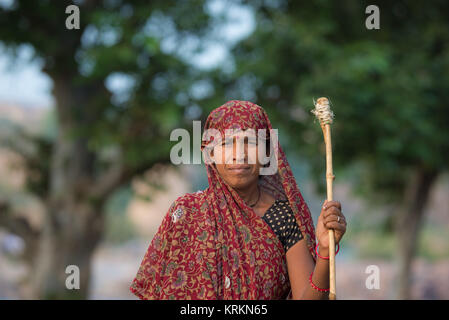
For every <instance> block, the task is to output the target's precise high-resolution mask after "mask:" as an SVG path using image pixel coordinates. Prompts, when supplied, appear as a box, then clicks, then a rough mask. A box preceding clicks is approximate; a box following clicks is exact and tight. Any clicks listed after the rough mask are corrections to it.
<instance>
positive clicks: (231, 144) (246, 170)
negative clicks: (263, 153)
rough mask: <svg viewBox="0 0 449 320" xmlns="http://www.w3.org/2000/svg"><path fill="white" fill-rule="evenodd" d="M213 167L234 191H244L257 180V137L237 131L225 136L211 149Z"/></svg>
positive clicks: (259, 165) (258, 166)
mask: <svg viewBox="0 0 449 320" xmlns="http://www.w3.org/2000/svg"><path fill="white" fill-rule="evenodd" d="M212 155H213V157H214V160H215V167H216V168H217V171H218V173H219V174H220V176H221V177H222V178H223V180H224V181H225V182H226V183H227V184H229V185H230V186H231V187H233V188H234V189H237V190H239V189H245V188H247V187H248V186H250V185H252V184H253V183H257V181H258V179H259V169H260V168H261V164H260V162H259V160H258V157H257V155H258V145H257V136H256V135H255V134H251V133H249V132H246V134H245V132H243V131H239V132H238V133H235V134H234V135H231V136H226V140H223V141H222V143H221V144H218V145H217V146H215V148H214V149H213V152H212Z"/></svg>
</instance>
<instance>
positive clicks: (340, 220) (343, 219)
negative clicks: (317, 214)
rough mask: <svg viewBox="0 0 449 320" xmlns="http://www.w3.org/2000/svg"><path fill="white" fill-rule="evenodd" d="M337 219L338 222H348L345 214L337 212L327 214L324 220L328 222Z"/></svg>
mask: <svg viewBox="0 0 449 320" xmlns="http://www.w3.org/2000/svg"><path fill="white" fill-rule="evenodd" d="M333 221H336V222H338V223H346V219H345V217H344V216H341V215H337V214H332V215H329V216H327V217H326V218H324V220H323V222H324V223H325V224H326V223H328V222H333Z"/></svg>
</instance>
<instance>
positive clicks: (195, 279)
mask: <svg viewBox="0 0 449 320" xmlns="http://www.w3.org/2000/svg"><path fill="white" fill-rule="evenodd" d="M204 129H205V130H208V129H215V130H218V132H220V134H221V136H222V137H225V136H226V129H239V130H240V132H237V133H236V134H234V135H233V136H231V140H232V141H233V142H237V140H238V139H239V138H242V137H243V135H242V134H244V133H245V132H248V129H254V130H256V131H257V130H258V129H268V131H269V130H270V129H272V126H271V123H270V121H269V119H268V116H267V114H266V112H265V111H264V110H263V109H262V108H261V107H260V106H258V105H256V104H253V103H251V102H248V101H237V100H232V101H229V102H227V103H226V104H224V105H222V106H221V107H219V108H217V109H215V110H213V111H212V112H211V114H210V115H209V116H208V118H207V121H206V124H205V127H204ZM268 131H267V132H268ZM228 138H229V137H228V136H226V139H228ZM244 140H245V141H244V152H237V150H236V145H237V144H238V143H233V144H232V145H231V146H232V152H228V153H226V152H221V153H219V152H217V151H222V150H223V148H228V147H229V145H230V144H228V142H227V141H223V140H216V141H213V140H212V141H207V142H208V144H207V145H206V142H203V144H202V150H203V152H204V151H205V150H206V149H208V150H210V148H211V149H212V151H211V152H210V155H211V156H212V157H213V159H215V161H214V162H212V163H208V162H206V167H207V175H208V181H209V187H208V188H207V189H205V190H204V191H198V192H196V193H192V194H191V193H188V194H186V195H184V196H182V197H179V198H178V199H177V200H176V201H175V202H174V203H173V204H172V205H171V207H170V209H169V210H168V212H167V214H166V216H165V218H164V219H163V221H162V224H161V226H160V227H159V230H158V231H157V233H156V235H155V236H154V238H153V240H152V242H151V244H150V246H149V248H148V250H147V252H146V254H145V256H144V259H143V261H142V264H141V266H140V269H139V270H138V273H137V276H136V278H135V279H134V281H133V283H132V285H131V288H130V290H131V291H132V292H133V293H134V294H135V295H137V296H138V297H139V298H141V299H285V298H293V299H326V298H328V288H329V260H328V259H326V257H328V254H329V248H328V244H329V239H328V230H329V228H332V229H334V230H335V243H336V244H338V243H339V242H340V240H341V238H342V236H343V234H344V233H345V231H346V219H345V217H344V216H343V214H342V212H341V205H340V203H339V202H338V201H329V202H328V201H325V202H324V204H323V206H322V210H321V214H320V216H319V219H318V224H317V228H316V238H317V239H315V231H314V226H313V221H312V218H311V215H310V211H309V209H308V207H307V205H306V203H305V202H304V199H303V197H302V195H301V193H300V191H299V189H298V187H297V185H296V181H295V179H294V177H293V173H292V171H291V169H290V166H289V164H288V162H287V159H286V157H285V154H284V153H283V151H282V148H281V147H280V146H279V145H278V144H277V142H276V143H274V144H273V143H272V144H271V148H272V150H274V151H275V152H274V155H275V157H274V158H273V157H272V158H271V160H270V161H275V163H276V164H277V170H275V173H274V174H271V175H261V174H260V173H261V172H262V171H261V169H262V168H263V166H262V165H261V163H260V161H259V159H257V161H255V163H254V161H249V158H250V151H251V150H252V148H254V147H255V148H256V149H257V150H258V148H259V147H260V145H257V144H256V145H255V146H254V142H253V141H251V142H250V141H249V139H244ZM268 141H271V142H273V139H271V140H268ZM276 151H277V152H276ZM229 154H230V155H231V157H232V158H230V159H229V158H226V157H229ZM251 154H253V153H251ZM220 155H221V157H222V158H221V160H224V161H219V160H220ZM238 157H243V159H242V158H239V159H237V158H238ZM229 160H231V161H229ZM242 160H243V161H242ZM241 162H243V164H241ZM316 240H317V241H318V247H316V246H315V243H316ZM317 254H318V257H317Z"/></svg>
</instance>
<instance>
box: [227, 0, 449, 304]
mask: <svg viewBox="0 0 449 320" xmlns="http://www.w3.org/2000/svg"><path fill="white" fill-rule="evenodd" d="M249 3H250V4H251V5H252V6H253V8H254V12H255V17H256V19H255V20H256V23H257V25H256V29H255V31H254V33H253V34H252V35H251V36H249V37H248V38H247V39H245V40H244V41H242V42H241V43H239V44H238V46H236V47H235V48H234V49H233V51H232V53H233V57H234V59H235V66H236V67H235V70H234V72H233V74H232V75H231V76H229V85H228V92H229V93H230V94H232V93H238V94H241V95H246V96H249V97H251V98H252V99H253V100H254V101H256V102H257V103H259V104H260V105H262V106H264V107H265V108H266V109H267V110H269V112H271V115H272V118H273V120H272V121H273V122H274V123H282V126H283V128H285V130H286V131H285V132H288V135H289V139H288V143H289V147H290V148H292V149H295V150H297V151H298V153H299V154H301V155H303V156H304V157H305V158H306V159H308V160H309V161H308V162H309V164H310V166H311V169H312V172H313V177H314V180H315V181H319V182H320V184H319V190H321V191H323V190H325V185H324V181H325V180H324V179H322V177H323V174H322V172H323V170H324V162H323V155H324V149H323V150H322V151H323V153H321V154H318V153H317V151H316V148H317V145H322V134H321V129H320V128H319V126H318V125H317V123H313V115H311V114H310V110H311V109H312V108H313V103H312V100H313V99H317V98H318V97H320V96H329V97H330V98H331V102H332V103H333V104H334V108H333V111H334V112H335V114H336V121H335V124H334V125H333V126H332V131H333V133H332V135H333V149H334V155H333V158H334V170H337V171H336V176H337V177H338V175H339V173H341V172H342V171H344V170H351V169H353V168H355V165H356V164H357V165H360V167H361V168H362V171H361V172H360V174H359V175H358V176H357V177H356V181H355V183H356V185H355V188H356V189H357V190H358V193H359V194H360V195H362V196H364V197H365V198H366V199H367V200H369V201H370V203H371V204H372V205H374V206H380V205H384V204H390V205H393V206H394V207H393V210H392V211H393V212H395V214H394V217H393V220H394V221H395V223H394V228H395V231H396V234H397V236H398V240H399V242H398V243H399V248H398V251H397V254H398V256H399V266H400V277H399V297H400V298H409V297H410V290H409V288H410V272H411V271H410V267H411V262H412V258H413V255H414V253H415V251H416V250H415V247H416V243H417V237H418V235H419V229H420V226H421V225H422V223H421V221H422V215H423V209H424V208H425V206H426V203H427V200H428V195H429V191H430V189H431V187H432V185H433V183H434V182H435V180H436V178H437V177H438V176H439V175H440V174H441V173H442V172H444V171H446V170H447V169H448V164H447V159H445V156H444V154H447V151H448V149H449V129H448V126H447V123H448V120H449V109H448V108H447V106H446V105H447V101H448V98H449V96H448V94H449V81H448V80H449V78H448V77H449V75H448V73H447V72H446V70H448V66H449V58H448V57H449V55H448V53H449V48H448V46H447V43H449V41H448V40H449V28H448V21H449V20H448V12H449V10H448V9H449V8H448V4H447V2H445V1H433V2H432V4H431V5H430V4H429V5H427V4H426V5H425V4H420V3H413V4H412V3H410V2H406V1H394V2H389V1H376V5H377V6H378V7H379V9H380V30H367V29H366V28H365V19H366V18H367V17H368V14H365V8H366V7H367V6H368V5H370V4H372V3H368V2H364V1H362V2H354V1H338V2H335V1H313V2H299V1H270V2H266V1H251V2H249ZM233 81H235V82H233Z"/></svg>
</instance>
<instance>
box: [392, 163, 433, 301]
mask: <svg viewBox="0 0 449 320" xmlns="http://www.w3.org/2000/svg"><path fill="white" fill-rule="evenodd" d="M437 175H438V172H437V171H435V170H426V169H423V168H419V169H417V170H416V171H415V172H414V173H413V176H412V179H411V181H410V183H409V184H408V185H407V187H406V189H405V192H404V198H403V204H402V207H401V209H400V210H399V211H398V216H397V219H396V226H395V227H396V234H397V237H398V251H397V257H398V271H399V275H398V298H399V299H410V298H412V294H411V292H410V287H411V269H412V260H413V257H414V255H415V253H416V244H417V239H418V236H419V231H420V228H421V226H422V220H423V219H422V217H423V213H424V209H425V207H426V204H427V201H428V198H429V193H430V189H431V187H432V185H433V182H434V181H435V179H436V177H437Z"/></svg>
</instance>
